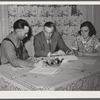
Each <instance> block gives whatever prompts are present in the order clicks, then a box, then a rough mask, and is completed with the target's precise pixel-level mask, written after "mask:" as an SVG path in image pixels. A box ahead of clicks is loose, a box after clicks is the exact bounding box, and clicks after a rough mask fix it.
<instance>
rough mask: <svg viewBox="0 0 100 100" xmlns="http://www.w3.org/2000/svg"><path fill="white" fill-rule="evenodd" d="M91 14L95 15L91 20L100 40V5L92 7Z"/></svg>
mask: <svg viewBox="0 0 100 100" xmlns="http://www.w3.org/2000/svg"><path fill="white" fill-rule="evenodd" d="M93 13H94V15H95V16H94V18H93V19H94V20H93V23H94V25H95V28H96V31H97V35H98V37H99V38H100V5H96V6H94V10H93Z"/></svg>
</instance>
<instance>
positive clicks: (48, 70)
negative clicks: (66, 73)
mask: <svg viewBox="0 0 100 100" xmlns="http://www.w3.org/2000/svg"><path fill="white" fill-rule="evenodd" d="M60 71H61V69H60V68H55V67H47V68H46V67H44V68H43V67H42V68H34V69H32V70H30V71H29V72H30V73H35V74H43V75H54V74H57V73H59V72H60Z"/></svg>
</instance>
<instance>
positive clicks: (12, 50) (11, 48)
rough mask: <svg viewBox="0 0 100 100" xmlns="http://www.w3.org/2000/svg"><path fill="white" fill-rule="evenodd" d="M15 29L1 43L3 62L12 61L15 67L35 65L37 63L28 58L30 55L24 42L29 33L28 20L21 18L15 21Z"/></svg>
mask: <svg viewBox="0 0 100 100" xmlns="http://www.w3.org/2000/svg"><path fill="white" fill-rule="evenodd" d="M13 29H14V31H12V32H11V33H10V34H9V35H8V36H7V37H6V38H5V39H3V41H2V43H1V64H7V63H10V64H11V65H12V66H14V67H34V64H36V63H35V62H34V61H30V60H27V59H28V58H29V55H28V52H27V51H26V49H25V46H24V45H23V42H22V41H23V39H24V38H25V37H27V36H28V34H29V30H30V26H29V24H28V22H27V21H26V20H23V19H19V20H17V21H16V22H15V23H14V25H13ZM38 63H39V62H38ZM40 63H42V61H40Z"/></svg>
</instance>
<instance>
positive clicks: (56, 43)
mask: <svg viewBox="0 0 100 100" xmlns="http://www.w3.org/2000/svg"><path fill="white" fill-rule="evenodd" d="M97 4H98V5H97ZM97 4H95V3H93V2H92V3H90V4H88V3H84V2H83V3H75V2H74V3H73V2H72V3H69V2H64V1H63V2H47V3H45V2H40V3H39V2H38V3H36V2H34V1H33V2H32V1H31V2H23V3H21V2H18V3H14V2H13V3H12V2H10V3H9V2H8V3H7V2H6V3H2V2H1V3H0V91H52V92H54V91H61V92H63V91H65V92H66V91H100V2H98V3H97ZM45 93H46V92H45ZM45 95H46V94H45ZM58 97H59V96H58Z"/></svg>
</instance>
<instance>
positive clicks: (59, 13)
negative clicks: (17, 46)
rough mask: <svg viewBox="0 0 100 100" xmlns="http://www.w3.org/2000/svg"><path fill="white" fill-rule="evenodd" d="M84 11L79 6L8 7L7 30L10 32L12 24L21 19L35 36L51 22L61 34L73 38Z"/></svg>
mask: <svg viewBox="0 0 100 100" xmlns="http://www.w3.org/2000/svg"><path fill="white" fill-rule="evenodd" d="M84 9H85V7H84V6H79V5H9V6H8V20H9V29H10V31H12V25H13V23H14V22H15V21H16V20H17V19H19V18H23V19H26V20H27V21H28V22H29V24H30V26H31V27H32V32H33V35H35V34H37V33H38V32H40V31H41V30H42V27H43V25H44V23H45V22H46V21H52V22H54V23H55V25H56V27H57V30H58V31H59V32H61V34H65V35H70V36H73V35H75V33H76V32H77V30H79V26H80V23H82V21H83V20H84V19H85V17H86V12H84ZM84 16H85V17H84Z"/></svg>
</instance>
